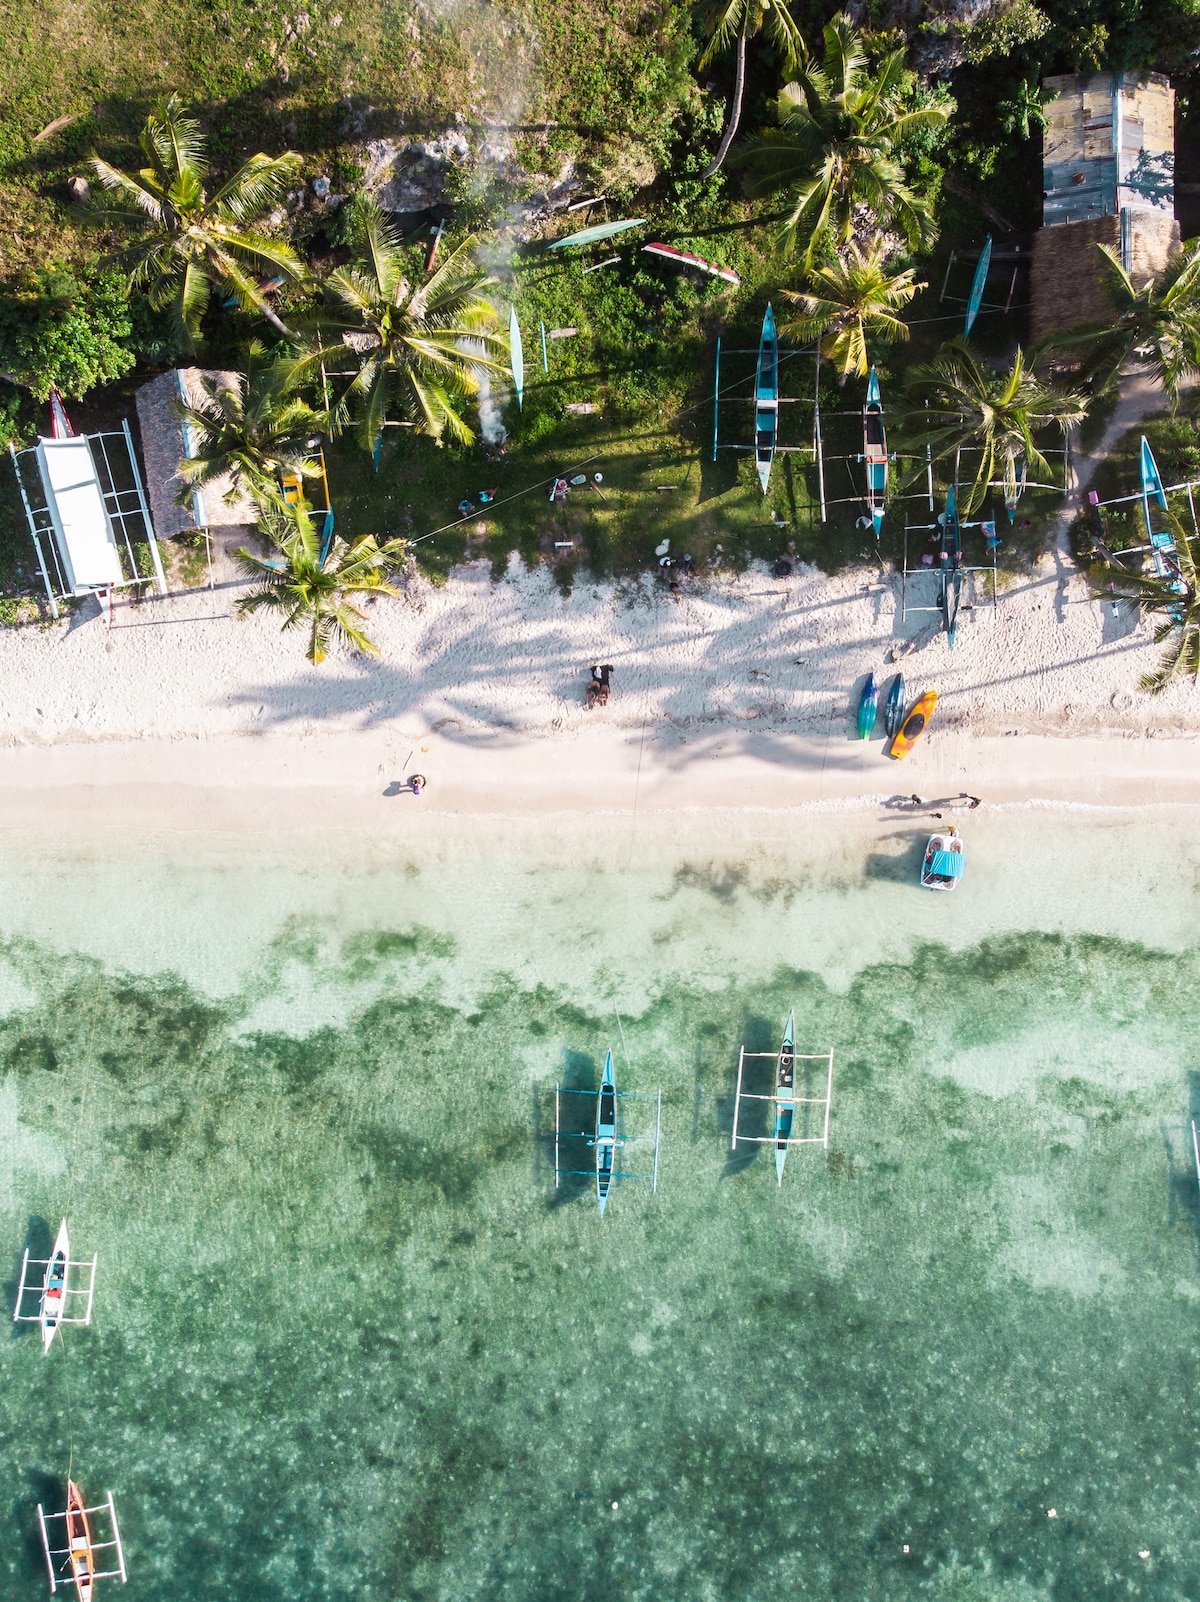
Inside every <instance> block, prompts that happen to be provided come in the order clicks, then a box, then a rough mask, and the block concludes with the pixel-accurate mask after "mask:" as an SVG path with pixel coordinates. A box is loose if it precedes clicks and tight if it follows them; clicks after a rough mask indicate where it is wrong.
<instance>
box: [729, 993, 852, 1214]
mask: <svg viewBox="0 0 1200 1602" xmlns="http://www.w3.org/2000/svg"><path fill="white" fill-rule="evenodd" d="M795 1037H796V1017H795V1013H794V1012H789V1013H788V1019H787V1023H786V1024H785V1026H784V1031H783V1044H782V1046H781V1047H780V1048H779V1051H778V1052H774V1051H747V1050H746V1048H745V1046H742V1047H741V1048H740V1050H739V1052H738V1072H737V1089H736V1090H735V1091H734V1097H733V1133H732V1137H731V1139H730V1150H731V1151H736V1150H737V1148H738V1142H739V1141H742V1142H746V1143H749V1144H751V1145H757V1146H768V1145H770V1146H774V1148H775V1182H776V1184H778V1185H782V1184H783V1168H784V1164H785V1163H786V1162H787V1154H788V1152H789V1151H790V1150H791V1148H792V1147H793V1146H822V1147H824V1148H825V1149H826V1150H828V1149H829V1113H830V1108H831V1107H832V1105H833V1052H832V1050H831V1051H829V1052H799V1053H798V1052H797V1051H796V1040H795ZM761 1058H770V1059H772V1060H773V1061H774V1063H775V1088H774V1090H773V1091H772V1093H771V1094H770V1095H769V1096H763V1095H758V1094H756V1093H755V1092H753V1091H749V1090H743V1089H742V1081H743V1079H744V1076H745V1067H746V1064H747V1063H748V1062H753V1061H756V1060H758V1059H761ZM809 1062H813V1063H816V1062H823V1063H826V1064H827V1065H828V1066H827V1071H826V1075H825V1094H824V1095H823V1096H798V1095H797V1094H796V1091H797V1088H798V1087H797V1084H796V1064H797V1063H809ZM746 1101H754V1102H767V1103H769V1104H770V1106H771V1107H772V1108H773V1116H772V1123H771V1133H770V1134H769V1135H747V1134H745V1133H744V1132H743V1131H742V1128H741V1123H742V1103H743V1102H746ZM808 1107H820V1108H821V1109H822V1112H821V1114H820V1115H819V1116H820V1124H821V1133H820V1134H819V1135H809V1134H797V1133H796V1129H797V1126H798V1123H800V1122H801V1121H802V1120H803V1119H805V1118H806V1116H808V1115H806V1114H805V1113H804V1111H803V1109H805V1108H808ZM804 1127H808V1126H807V1124H805V1126H804Z"/></svg>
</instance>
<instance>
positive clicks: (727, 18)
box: [698, 0, 804, 178]
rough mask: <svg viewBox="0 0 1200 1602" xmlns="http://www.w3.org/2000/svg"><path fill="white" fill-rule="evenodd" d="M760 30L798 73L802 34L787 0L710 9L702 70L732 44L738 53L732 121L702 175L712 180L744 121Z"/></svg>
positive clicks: (728, 2) (721, 2)
mask: <svg viewBox="0 0 1200 1602" xmlns="http://www.w3.org/2000/svg"><path fill="white" fill-rule="evenodd" d="M760 28H765V29H766V32H767V36H768V38H769V39H770V40H771V42H772V43H773V44H775V45H777V46H778V47H779V49H780V50H781V51H782V53H783V63H784V71H785V72H795V71H796V69H797V68H798V66H799V64H800V60H801V57H802V55H803V52H804V44H803V41H802V40H801V38H800V30H799V29H798V28H797V27H796V24H795V23H794V22H793V21H792V14H791V12H790V11H789V10H788V8H787V6H786V4H785V3H784V0H716V3H715V4H713V5H711V6H710V8H709V13H708V19H707V26H706V29H705V31H706V32H707V34H708V44H707V45H706V46H705V47H704V54H703V55H702V56H701V57H700V60H699V63H698V70H699V71H701V72H703V71H704V69H705V68H706V67H707V66H708V65H709V63H710V62H711V61H712V59H713V57H714V56H717V55H722V54H724V52H725V51H726V50H728V49H729V46H730V45H731V44H732V45H733V46H734V49H735V56H734V72H733V99H732V100H731V101H730V104H729V117H728V119H727V121H726V123H725V132H724V134H723V135H722V136H721V143H720V146H719V148H718V150H717V153H716V155H715V156H714V157H713V159H712V161H711V162H710V163H709V164H708V166H707V167H706V168H705V169H704V171H703V172H702V173H701V174H700V176H701V178H711V177H712V176H713V174H714V173H715V172H717V171H718V170H719V168H720V167H721V166H722V164H723V163H724V160H725V157H726V156H727V155H728V154H729V147H730V145H731V144H732V143H733V136H734V134H735V133H737V130H738V124H739V123H740V122H741V120H742V96H743V94H744V92H745V88H746V44H747V41H748V40H750V39H752V38H753V37H754V35H755V34H756V33H758V31H759V29H760Z"/></svg>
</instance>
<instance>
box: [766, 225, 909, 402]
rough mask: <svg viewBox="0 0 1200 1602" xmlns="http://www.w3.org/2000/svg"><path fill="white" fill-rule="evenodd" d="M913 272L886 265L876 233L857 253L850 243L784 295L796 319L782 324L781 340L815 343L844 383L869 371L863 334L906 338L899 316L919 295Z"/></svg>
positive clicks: (882, 243) (889, 262) (882, 244)
mask: <svg viewBox="0 0 1200 1602" xmlns="http://www.w3.org/2000/svg"><path fill="white" fill-rule="evenodd" d="M925 287H926V286H925V285H924V284H923V283H919V282H918V281H917V275H916V270H915V268H912V267H900V266H898V265H897V264H896V263H895V261H894V260H889V257H888V245H887V241H886V240H885V239H884V238H883V237H882V236H881V235H879V234H876V235H875V237H874V238H873V239H872V240H871V242H870V244H869V245H868V246H867V247H866V249H865V250H864V249H862V248H861V247H860V246H859V245H858V244H857V243H856V242H855V241H854V240H853V239H852V240H851V241H850V242H849V244H848V245H847V246H846V248H845V250H844V251H843V252H842V253H841V254H840V255H839V256H835V257H834V258H833V259H832V260H831V261H828V262H826V263H825V264H824V265H822V266H819V267H814V268H813V269H812V271H811V272H810V274H809V276H808V280H807V287H806V288H805V289H803V290H784V291H783V294H782V298H783V300H784V301H785V302H786V303H787V304H788V305H791V306H795V307H796V308H797V311H798V315H797V316H796V317H793V318H788V319H784V321H782V322H781V324H780V328H781V331H782V332H783V333H784V334H785V335H789V336H790V337H791V338H793V339H796V340H799V341H800V342H801V343H803V344H808V343H810V342H811V341H813V340H817V341H819V343H820V346H821V354H822V355H823V356H824V357H826V358H827V360H829V361H831V362H832V363H833V364H834V366H835V367H836V368H837V370H838V372H839V373H840V374H841V376H842V378H843V379H845V378H848V377H850V375H851V374H853V373H857V374H859V375H860V376H862V375H864V374H865V373H866V372H867V369H868V368H869V367H870V365H871V364H870V359H869V356H868V353H867V336H868V334H870V335H874V336H878V337H879V338H880V339H882V340H885V341H887V342H889V343H891V342H894V341H903V340H907V339H908V337H909V336H908V326H907V324H906V323H905V322H904V321H903V320H902V319H901V317H900V315H899V313H900V312H901V311H902V310H903V309H904V308H905V307H906V306H907V305H908V303H909V301H910V300H911V299H912V298H913V296H914V295H915V294H916V293H917V291H918V290H920V289H924V288H925Z"/></svg>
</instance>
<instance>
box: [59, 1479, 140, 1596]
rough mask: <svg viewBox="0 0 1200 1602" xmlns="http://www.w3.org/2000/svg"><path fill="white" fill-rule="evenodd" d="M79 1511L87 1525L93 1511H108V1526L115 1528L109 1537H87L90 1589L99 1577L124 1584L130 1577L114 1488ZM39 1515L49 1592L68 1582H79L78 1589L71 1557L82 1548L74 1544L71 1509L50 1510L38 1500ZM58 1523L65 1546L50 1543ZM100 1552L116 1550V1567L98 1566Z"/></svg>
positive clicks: (70, 1583) (75, 1555)
mask: <svg viewBox="0 0 1200 1602" xmlns="http://www.w3.org/2000/svg"><path fill="white" fill-rule="evenodd" d="M78 1511H79V1512H80V1513H82V1515H83V1518H84V1523H85V1528H86V1521H87V1519H88V1517H89V1516H90V1515H91V1514H93V1513H104V1514H107V1516H108V1523H109V1528H110V1530H111V1532H112V1534H111V1538H110V1539H109V1540H107V1541H98V1540H96V1539H95V1537H94V1536H93V1537H92V1538H91V1539H89V1540H87V1548H86V1549H87V1552H88V1554H89V1556H90V1558H91V1568H90V1571H89V1579H90V1582H91V1584H90V1586H89V1591H90V1590H91V1588H92V1587H94V1585H95V1582H96V1581H97V1580H120V1582H121V1584H122V1585H124V1584H125V1581H126V1578H127V1576H126V1574H125V1549H124V1547H123V1546H122V1545H121V1531H120V1529H119V1527H118V1525H117V1510H116V1508H115V1507H114V1506H113V1496H112V1492H111V1491H106V1492H105V1494H104V1501H103V1502H99V1503H97V1505H96V1506H95V1507H85V1508H80V1509H79V1510H78ZM37 1516H38V1527H39V1529H40V1530H41V1535H42V1551H43V1553H44V1554H45V1558H46V1572H47V1574H48V1575H49V1577H50V1594H51V1595H53V1594H54V1592H55V1591H58V1590H60V1589H61V1588H63V1587H67V1586H76V1589H78V1586H77V1582H76V1579H75V1573H74V1569H73V1567H72V1561H71V1560H72V1557H73V1556H74V1557H76V1558H78V1556H79V1548H78V1547H76V1546H73V1545H72V1540H71V1534H70V1527H69V1525H68V1522H67V1521H68V1519H69V1518H70V1516H71V1515H70V1513H69V1512H66V1511H64V1512H62V1513H47V1512H46V1510H45V1509H44V1508H43V1506H42V1504H41V1503H40V1502H39V1503H38V1510H37ZM59 1523H61V1524H62V1526H63V1534H62V1537H61V1538H62V1539H63V1540H65V1541H66V1542H67V1544H66V1546H51V1545H50V1541H51V1539H52V1537H51V1526H53V1525H55V1524H59ZM56 1538H57V1537H56ZM98 1552H111V1553H112V1554H113V1557H112V1561H113V1562H114V1563H115V1564H116V1567H115V1568H111V1569H101V1568H98V1567H97V1566H96V1554H97V1553H98Z"/></svg>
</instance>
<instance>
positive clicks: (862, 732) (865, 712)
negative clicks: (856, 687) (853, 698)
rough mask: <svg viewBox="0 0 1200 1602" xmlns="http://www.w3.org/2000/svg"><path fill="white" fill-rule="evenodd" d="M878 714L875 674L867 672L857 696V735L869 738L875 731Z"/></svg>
mask: <svg viewBox="0 0 1200 1602" xmlns="http://www.w3.org/2000/svg"><path fill="white" fill-rule="evenodd" d="M878 715H879V687H878V685H877V684H876V683H875V675H874V674H873V673H869V674H868V675H867V682H866V683H865V684H864V685H863V691H862V694H861V695H860V696H859V698H858V737H859V739H860V740H869V739H870V738H871V736H872V735H873V734H874V733H875V719H876V718H877V717H878Z"/></svg>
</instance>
